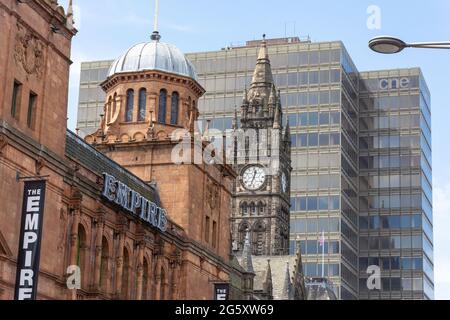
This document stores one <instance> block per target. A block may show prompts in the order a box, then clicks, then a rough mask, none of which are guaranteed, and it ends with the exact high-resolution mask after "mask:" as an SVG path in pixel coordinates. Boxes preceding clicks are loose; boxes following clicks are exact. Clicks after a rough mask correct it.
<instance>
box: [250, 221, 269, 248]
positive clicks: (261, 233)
mask: <svg viewBox="0 0 450 320" xmlns="http://www.w3.org/2000/svg"><path fill="white" fill-rule="evenodd" d="M265 234H266V225H265V224H264V222H262V221H258V222H257V223H255V225H254V226H253V245H252V251H253V254H254V255H257V256H260V255H262V254H263V253H264V247H265V245H266V235H265Z"/></svg>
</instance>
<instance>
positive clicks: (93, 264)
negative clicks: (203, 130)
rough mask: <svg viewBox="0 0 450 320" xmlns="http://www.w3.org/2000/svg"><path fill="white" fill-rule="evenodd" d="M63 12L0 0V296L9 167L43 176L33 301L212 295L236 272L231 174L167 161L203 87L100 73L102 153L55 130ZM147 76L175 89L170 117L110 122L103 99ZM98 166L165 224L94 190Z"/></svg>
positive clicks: (7, 284) (12, 238)
mask: <svg viewBox="0 0 450 320" xmlns="http://www.w3.org/2000/svg"><path fill="white" fill-rule="evenodd" d="M71 12H72V10H71V8H70V7H69V10H68V11H67V14H65V13H64V10H63V9H62V8H61V7H59V6H58V4H57V2H56V1H44V0H36V1H29V2H26V3H25V2H24V3H19V2H18V1H15V0H0V29H1V30H2V32H0V67H1V70H4V71H5V72H2V73H1V74H0V189H1V190H4V192H2V193H1V194H0V203H1V204H2V206H1V208H0V299H12V298H13V294H14V286H15V279H16V277H15V273H16V262H17V252H18V245H19V233H20V232H19V231H20V223H21V209H22V192H23V184H22V183H20V182H18V181H17V180H16V177H17V175H19V176H22V177H23V176H28V177H36V176H42V177H46V179H47V192H46V201H45V213H44V221H43V237H42V243H41V261H40V272H39V286H38V299H137V300H139V299H156V300H163V299H193V300H197V299H199V300H205V299H212V298H213V288H214V287H213V284H214V283H215V282H220V283H223V282H225V283H228V282H229V281H230V275H233V276H234V277H235V278H236V277H237V278H240V277H242V276H243V274H242V270H240V269H238V268H236V267H234V266H232V265H231V263H230V254H229V253H230V252H229V251H230V232H229V224H228V221H229V212H230V203H231V192H232V180H233V179H234V172H233V170H232V169H231V168H229V167H225V166H201V165H181V166H176V165H175V164H173V163H171V162H170V150H171V149H172V148H173V144H174V143H173V142H172V141H171V140H170V139H168V137H169V136H170V133H171V132H172V131H173V130H175V129H181V128H189V126H190V123H191V122H190V120H188V119H191V120H192V119H194V118H196V116H197V112H196V107H195V105H194V102H192V104H189V103H188V102H189V95H190V96H191V97H192V99H193V100H194V99H195V100H196V99H197V98H198V97H199V96H200V95H201V94H202V93H203V91H202V90H203V89H202V88H201V87H200V86H199V85H198V84H197V83H195V81H191V80H190V79H187V78H183V77H178V76H172V75H170V74H164V72H155V73H151V72H149V73H145V74H143V75H142V76H144V77H147V76H150V77H152V75H153V76H155V79H156V80H155V81H151V80H150V79H149V78H146V80H142V79H141V80H142V81H141V80H139V77H140V76H141V75H140V74H134V75H127V77H126V79H119V80H118V83H117V84H113V82H114V81H116V80H115V79H110V81H109V82H108V83H105V84H104V85H105V88H108V89H107V90H110V93H111V94H112V96H113V98H115V101H116V103H117V104H116V103H109V102H110V100H109V97H111V94H110V95H109V96H108V101H107V103H106V107H105V117H104V121H103V124H102V128H101V129H100V130H99V132H98V133H97V134H96V135H95V136H92V137H90V139H91V140H89V139H88V141H89V142H91V143H92V144H94V146H96V147H97V148H98V150H100V151H102V152H104V153H102V152H99V151H98V150H96V149H95V148H93V147H92V146H90V145H89V144H88V143H86V142H85V141H83V140H81V139H80V138H79V137H78V136H76V135H75V134H73V133H71V132H67V133H66V120H67V87H68V75H69V66H70V63H71V62H70V58H69V57H70V47H71V38H72V36H73V35H74V34H75V33H76V30H75V29H73V26H72V23H73V16H72V13H71ZM150 74H152V75H150ZM128 77H131V79H130V78H128ZM140 81H141V82H140ZM157 83H158V84H159V85H160V86H164V87H165V88H167V91H168V92H173V91H172V90H175V89H176V90H177V92H178V93H179V94H180V101H181V102H182V107H181V108H180V113H179V119H180V122H179V123H178V124H177V125H174V126H171V125H164V126H160V125H158V124H154V125H153V121H150V119H151V118H150V115H151V113H147V114H146V115H145V119H144V120H145V121H134V123H133V124H120V123H118V124H115V123H113V121H112V119H113V116H114V114H115V113H114V112H112V111H114V110H111V109H110V108H112V107H113V105H114V104H115V106H116V108H118V110H123V107H122V106H121V99H123V94H124V92H125V91H124V90H125V88H128V89H129V86H132V87H133V88H135V89H136V90H138V88H139V89H140V87H141V86H147V85H148V87H147V88H148V90H149V92H150V91H151V90H152V89H153V88H154V87H153V86H156V84H157ZM109 85H111V87H109ZM128 89H127V90H128ZM113 92H114V93H117V95H115V96H114V94H113ZM125 94H126V92H125ZM186 97H187V100H186ZM148 98H149V104H148V105H149V106H152V103H153V102H152V99H153V98H154V96H152V94H149V95H148ZM30 99H31V100H32V101H31V102H32V103H30ZM29 106H30V108H29ZM29 109H30V110H29ZM149 110H150V111H151V110H152V108H151V107H150V109H149ZM153 110H154V109H153ZM154 111H155V110H154ZM120 112H122V111H120ZM186 114H187V115H188V116H189V117H186V116H185V115H186ZM133 117H134V119H137V118H136V114H133ZM117 126H118V127H117ZM153 133H154V134H153ZM201 147H203V145H201ZM108 156H110V157H111V158H112V159H111V158H109V157H108ZM121 165H123V166H121ZM103 172H107V173H110V174H114V175H115V176H116V177H117V178H118V179H120V180H122V181H126V182H127V183H128V184H130V186H132V187H133V189H135V190H139V192H140V193H141V194H142V195H146V197H147V198H148V199H150V200H151V201H154V202H155V203H157V204H158V205H160V206H162V207H163V208H165V209H166V210H167V214H168V218H169V219H168V220H169V221H168V226H167V230H166V231H165V232H161V231H160V230H158V229H156V228H154V227H152V226H151V225H149V224H147V223H146V222H143V221H142V220H140V219H139V217H136V216H134V215H132V214H130V213H129V212H127V211H125V210H124V209H121V208H119V207H118V206H117V205H115V204H114V203H112V202H110V201H108V200H107V199H106V198H104V197H102V195H101V194H102V188H103V177H102V173H103ZM211 191H213V192H211ZM207 217H208V218H209V220H208V219H207ZM207 221H210V223H211V224H210V228H207V224H206V222H207ZM214 223H215V224H214ZM206 230H208V231H206ZM214 230H215V231H214ZM71 265H77V266H79V267H80V269H81V289H79V290H69V289H68V287H67V284H66V281H67V279H68V276H69V274H68V269H67V268H68V267H69V266H71ZM238 294H240V293H239V292H238Z"/></svg>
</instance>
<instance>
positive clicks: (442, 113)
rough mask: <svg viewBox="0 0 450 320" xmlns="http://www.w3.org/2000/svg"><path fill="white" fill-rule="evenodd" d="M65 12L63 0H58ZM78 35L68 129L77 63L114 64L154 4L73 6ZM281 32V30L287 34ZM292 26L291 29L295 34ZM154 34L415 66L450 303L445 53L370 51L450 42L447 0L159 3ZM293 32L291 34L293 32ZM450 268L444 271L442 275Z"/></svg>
mask: <svg viewBox="0 0 450 320" xmlns="http://www.w3.org/2000/svg"><path fill="white" fill-rule="evenodd" d="M60 2H61V3H62V4H63V5H65V6H66V3H67V2H68V1H67V0H60ZM74 4H75V6H76V10H75V20H76V22H78V28H79V33H78V35H77V36H76V37H75V38H74V41H73V51H72V60H73V61H74V64H73V66H72V70H71V84H70V102H69V127H70V128H71V129H74V127H75V123H76V106H77V101H78V83H79V68H80V62H81V61H89V60H97V59H113V58H116V57H117V56H119V55H120V54H121V53H122V52H123V51H125V50H126V49H127V48H128V47H130V46H131V45H133V44H135V43H138V42H142V41H146V40H148V38H149V35H150V33H151V32H152V31H153V30H152V29H153V28H152V25H153V13H154V10H153V8H154V0H133V1H119V0H96V1H89V0H74ZM371 5H376V6H378V7H379V8H380V9H381V29H380V30H370V29H369V28H368V27H367V24H366V22H367V19H368V18H369V14H367V8H368V7H369V6H371ZM285 26H287V28H285ZM294 26H295V28H294ZM159 29H160V32H161V34H162V36H163V40H164V41H165V42H170V43H173V44H176V45H177V46H178V47H179V48H180V49H181V50H182V51H183V52H194V51H204V50H218V49H220V48H222V47H224V46H226V45H229V44H230V43H239V42H244V41H246V40H251V39H255V38H260V37H261V35H262V34H263V33H266V34H267V35H268V37H281V36H284V35H285V30H286V29H287V35H288V36H291V35H300V36H305V35H310V36H311V38H312V40H313V41H328V40H342V41H343V42H344V44H345V45H346V47H347V49H348V51H349V53H350V55H351V56H352V58H353V60H354V62H355V64H356V65H357V67H358V69H359V70H360V71H364V70H374V69H388V68H403V67H420V68H422V71H423V73H424V75H425V78H426V80H427V82H428V85H429V88H430V91H431V94H432V113H433V117H432V118H433V119H432V121H433V158H434V160H433V173H434V174H433V175H434V218H435V220H434V225H435V236H434V237H435V239H434V243H435V287H436V298H437V299H450V232H449V231H448V229H449V228H450V161H449V159H450V157H449V156H450V151H449V146H450V143H449V142H448V141H449V137H450V108H449V101H450V87H449V85H450V50H448V51H446V50H419V49H415V50H414V49H410V50H406V51H405V52H403V53H401V54H398V55H393V56H385V55H379V54H375V53H372V52H371V51H370V50H369V49H368V47H367V42H368V40H369V39H370V38H371V37H374V36H377V35H381V34H390V35H395V36H398V37H401V38H403V39H404V40H405V41H444V40H449V41H450V1H448V0H429V1H426V2H424V1H408V0H396V1H392V0H391V1H387V0H371V1H366V0H340V1H335V0H316V1H311V0H309V1H303V0H277V1H261V0H259V1H256V0H222V1H218V0H215V1H211V0H192V1H185V0H160V28H159ZM294 29H295V31H294ZM447 270H449V271H447Z"/></svg>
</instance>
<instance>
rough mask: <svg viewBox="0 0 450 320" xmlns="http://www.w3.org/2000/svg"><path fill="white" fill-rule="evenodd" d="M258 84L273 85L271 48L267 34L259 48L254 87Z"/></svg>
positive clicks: (253, 80)
mask: <svg viewBox="0 0 450 320" xmlns="http://www.w3.org/2000/svg"><path fill="white" fill-rule="evenodd" d="M258 84H263V85H266V86H272V84H273V76H272V68H271V66H270V60H269V49H268V48H267V41H266V35H263V40H262V41H261V47H260V48H259V53H258V60H257V62H256V68H255V72H254V73H253V79H252V87H253V86H255V85H258Z"/></svg>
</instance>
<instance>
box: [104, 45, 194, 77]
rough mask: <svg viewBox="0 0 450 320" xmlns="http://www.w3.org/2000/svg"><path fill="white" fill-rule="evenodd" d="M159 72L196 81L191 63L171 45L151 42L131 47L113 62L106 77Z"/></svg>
mask: <svg viewBox="0 0 450 320" xmlns="http://www.w3.org/2000/svg"><path fill="white" fill-rule="evenodd" d="M145 70H159V71H164V72H168V73H174V74H178V75H181V76H186V77H189V78H192V79H194V80H197V73H196V72H195V68H194V66H193V65H192V63H191V62H190V61H189V60H188V59H187V58H186V56H185V55H184V54H183V52H181V51H180V49H178V48H177V47H175V46H174V45H172V44H168V43H164V42H159V41H156V40H153V41H151V42H144V43H139V44H137V45H135V46H133V47H131V48H130V49H129V50H128V51H127V52H126V53H125V54H123V55H122V56H120V57H119V58H118V59H116V60H115V61H114V63H113V64H112V66H111V68H110V69H109V73H108V77H110V76H112V75H114V74H116V73H121V72H136V71H145Z"/></svg>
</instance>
